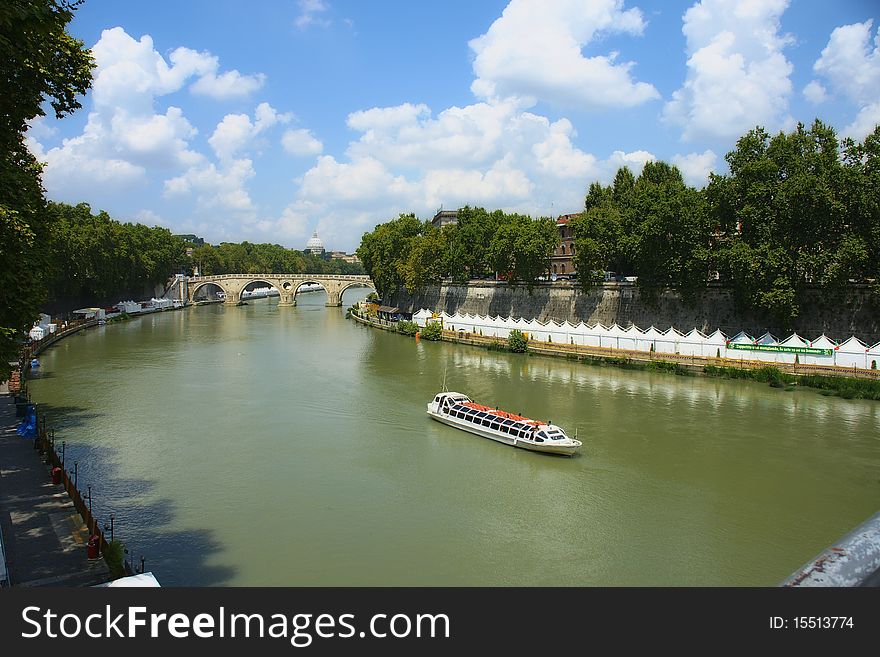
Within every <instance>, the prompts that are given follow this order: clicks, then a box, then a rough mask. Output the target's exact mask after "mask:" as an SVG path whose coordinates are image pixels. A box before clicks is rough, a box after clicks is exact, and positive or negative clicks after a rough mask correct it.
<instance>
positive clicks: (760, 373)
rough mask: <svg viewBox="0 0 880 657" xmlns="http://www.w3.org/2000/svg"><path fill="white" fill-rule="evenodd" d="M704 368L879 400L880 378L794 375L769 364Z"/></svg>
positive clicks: (778, 385)
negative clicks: (747, 367)
mask: <svg viewBox="0 0 880 657" xmlns="http://www.w3.org/2000/svg"><path fill="white" fill-rule="evenodd" d="M703 372H704V373H705V374H706V375H708V376H716V377H720V378H724V379H746V380H749V381H759V382H761V383H769V384H770V386H771V387H773V388H785V389H786V390H793V389H794V387H795V386H800V387H803V388H816V389H818V390H819V392H820V394H822V395H826V396H832V395H836V396H838V397H842V398H843V399H874V400H880V381H876V380H872V379H855V378H852V379H851V378H849V377H845V376H824V375H820V374H804V375H801V376H795V375H794V374H787V373H786V372H783V371H781V370H779V369H777V368H775V367H772V366H767V367H757V368H755V369H743V368H739V367H718V366H715V365H706V367H704V368H703Z"/></svg>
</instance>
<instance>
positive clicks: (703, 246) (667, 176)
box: [625, 162, 710, 294]
mask: <svg viewBox="0 0 880 657" xmlns="http://www.w3.org/2000/svg"><path fill="white" fill-rule="evenodd" d="M628 205H629V207H628V208H627V212H628V215H629V220H628V222H625V223H628V228H629V231H630V234H629V244H628V247H629V251H630V254H631V257H632V262H633V265H634V269H635V271H636V273H637V275H638V281H639V285H640V286H641V287H645V288H652V287H661V286H662V287H677V288H679V289H681V290H682V291H683V292H685V293H686V294H687V293H690V292H692V291H695V290H696V289H697V288H700V287H703V286H705V284H706V279H707V276H708V267H709V235H710V231H709V225H708V220H707V217H706V212H705V207H704V203H703V198H702V195H701V194H700V193H699V192H697V191H696V190H695V189H693V188H690V187H688V186H687V185H685V183H684V179H683V178H682V175H681V172H680V171H679V170H678V169H677V168H676V167H674V166H671V165H669V164H667V163H666V162H648V163H647V164H645V167H644V169H643V170H642V173H641V175H640V176H639V177H638V179H637V180H636V182H635V185H633V187H632V188H631V190H630V191H629V192H628Z"/></svg>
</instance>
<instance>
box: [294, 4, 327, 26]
mask: <svg viewBox="0 0 880 657" xmlns="http://www.w3.org/2000/svg"><path fill="white" fill-rule="evenodd" d="M297 4H298V5H299V15H298V16H297V17H296V20H295V21H294V24H295V25H296V26H297V27H298V28H299V29H300V30H304V29H306V28H307V27H309V26H310V25H315V26H317V27H329V26H330V20H329V19H327V18H324V17H323V14H325V13H326V12H327V10H329V9H330V7H329V5H328V4H327V3H326V2H324V0H299V1H298V2H297Z"/></svg>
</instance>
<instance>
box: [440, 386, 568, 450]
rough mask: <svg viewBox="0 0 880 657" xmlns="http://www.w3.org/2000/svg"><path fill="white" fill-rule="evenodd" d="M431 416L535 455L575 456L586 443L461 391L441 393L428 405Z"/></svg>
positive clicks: (559, 429)
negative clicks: (484, 402)
mask: <svg viewBox="0 0 880 657" xmlns="http://www.w3.org/2000/svg"><path fill="white" fill-rule="evenodd" d="M428 415H430V416H431V417H432V418H434V419H435V420H437V421H438V422H442V423H443V424H448V425H450V426H453V427H456V428H458V429H464V430H465V431H470V432H471V433H475V434H477V435H478V436H482V437H483V438H491V439H492V440H497V441H498V442H499V443H504V444H505V445H512V446H514V447H520V448H522V449H528V450H531V451H533V452H547V453H550V454H564V455H566V456H571V455H572V454H574V453H575V452H576V451H577V450H578V449H579V448H580V446H581V444H582V443H581V441H580V440H576V439H574V438H569V437H568V436H566V435H565V432H564V431H563V430H562V429H561V428H560V427H557V426H556V425H555V424H546V423H544V422H539V421H537V420H530V419H529V418H527V417H522V416H521V415H515V414H514V413H508V412H506V411H500V410H498V409H497V408H489V407H488V406H483V405H482V404H477V403H474V402H472V401H471V400H470V398H469V397H468V396H467V395H463V394H461V393H459V392H441V393H438V394H437V396H436V397H434V400H433V401H432V402H431V403H429V404H428Z"/></svg>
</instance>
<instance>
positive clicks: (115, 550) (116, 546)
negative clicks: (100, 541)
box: [104, 541, 125, 579]
mask: <svg viewBox="0 0 880 657" xmlns="http://www.w3.org/2000/svg"><path fill="white" fill-rule="evenodd" d="M124 559H125V547H124V546H123V545H122V543H121V542H120V541H110V543H108V544H107V549H106V550H104V561H106V562H107V567H108V568H109V569H110V577H111V578H112V579H119V578H120V577H123V576H125V568H124V566H123V560H124Z"/></svg>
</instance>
